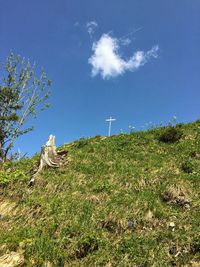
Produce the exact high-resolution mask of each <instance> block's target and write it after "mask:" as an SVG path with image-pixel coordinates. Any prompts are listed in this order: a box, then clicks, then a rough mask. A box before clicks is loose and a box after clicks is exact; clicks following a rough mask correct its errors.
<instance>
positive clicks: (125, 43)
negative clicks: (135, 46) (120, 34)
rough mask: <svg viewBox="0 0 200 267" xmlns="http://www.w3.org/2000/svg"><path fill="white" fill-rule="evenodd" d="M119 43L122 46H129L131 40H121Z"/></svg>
mask: <svg viewBox="0 0 200 267" xmlns="http://www.w3.org/2000/svg"><path fill="white" fill-rule="evenodd" d="M120 43H121V44H122V45H129V44H130V43H131V39H130V38H121V39H120Z"/></svg>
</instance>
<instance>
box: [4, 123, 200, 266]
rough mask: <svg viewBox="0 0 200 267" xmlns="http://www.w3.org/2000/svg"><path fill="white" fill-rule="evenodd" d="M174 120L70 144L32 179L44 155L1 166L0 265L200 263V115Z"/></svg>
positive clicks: (173, 264)
mask: <svg viewBox="0 0 200 267" xmlns="http://www.w3.org/2000/svg"><path fill="white" fill-rule="evenodd" d="M174 129H175V130H178V131H181V132H182V133H183V135H182V136H179V137H178V138H177V141H176V142H174V143H170V142H166V140H164V141H165V142H163V141H161V138H160V140H159V137H160V136H161V134H165V131H166V128H160V129H154V130H149V131H146V132H139V133H132V134H121V135H117V136H112V137H109V138H102V137H99V136H97V137H94V138H91V139H81V140H79V141H76V142H74V143H72V144H68V145H64V146H63V147H62V148H60V149H63V150H67V151H68V156H67V157H66V164H65V165H64V166H62V167H61V168H59V169H51V170H45V171H43V173H42V175H41V177H40V179H39V180H38V181H37V183H36V185H35V186H33V187H28V186H27V183H28V180H29V178H30V176H31V175H32V173H33V171H34V168H35V167H36V166H37V160H38V156H37V155H36V156H34V157H33V158H32V159H25V160H22V161H20V162H18V163H11V162H8V163H6V164H5V165H4V166H2V167H1V170H0V266H3V262H4V263H5V258H6V257H7V258H9V256H11V254H12V253H14V255H15V256H17V255H18V257H21V258H19V259H18V263H15V264H14V263H13V266H49V267H50V266H56V267H57V266H107V267H112V266H116V267H117V266H130V267H133V266H140V267H142V266H143V267H145V266H154V267H157V266H158V267H159V266H163V267H165V266H166V267H168V266H196V267H197V266H200V201H199V193H200V186H199V185H200V122H199V121H197V122H195V123H190V124H185V125H178V126H176V127H175V128H174ZM180 137H181V138H180ZM179 138H180V140H178V139H179ZM16 262H17V260H16ZM17 264H18V265H17ZM5 266H6V265H5Z"/></svg>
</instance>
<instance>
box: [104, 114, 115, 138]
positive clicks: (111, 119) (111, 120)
mask: <svg viewBox="0 0 200 267" xmlns="http://www.w3.org/2000/svg"><path fill="white" fill-rule="evenodd" d="M106 121H108V122H109V128H108V136H110V135H111V126H112V122H113V121H116V119H113V118H112V117H110V118H109V119H106Z"/></svg>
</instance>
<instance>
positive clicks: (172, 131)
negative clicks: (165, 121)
mask: <svg viewBox="0 0 200 267" xmlns="http://www.w3.org/2000/svg"><path fill="white" fill-rule="evenodd" d="M182 135H183V132H182V131H181V130H180V129H179V128H177V127H174V126H170V127H168V128H165V129H164V130H163V131H162V132H161V134H160V135H159V136H158V140H159V141H161V142H164V143H175V142H177V141H178V140H180V138H181V137H182Z"/></svg>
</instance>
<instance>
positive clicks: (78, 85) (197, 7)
mask: <svg viewBox="0 0 200 267" xmlns="http://www.w3.org/2000/svg"><path fill="white" fill-rule="evenodd" d="M199 14H200V2H199V1H198V0H176V1H174V0H168V1H160V0H151V1H148V0H140V1H136V0H125V1H121V0H110V1H104V0H90V1H89V0H84V1H81V0H79V1H78V0H57V1H53V0H18V1H13V0H12V1H11V0H6V1H4V0H0V51H1V53H0V60H4V59H5V57H6V56H7V55H8V54H9V51H10V50H11V49H12V50H13V51H14V52H15V53H19V54H21V55H23V56H25V57H26V58H30V60H31V61H36V63H37V67H38V68H41V67H44V68H45V70H46V72H47V75H48V77H49V78H50V79H51V80H52V82H53V83H52V96H51V99H50V102H51V104H52V107H51V108H50V109H49V110H47V111H44V112H43V113H40V114H39V116H38V118H37V120H35V121H34V125H35V130H34V131H33V132H31V133H29V134H27V135H24V136H23V137H21V138H19V140H18V141H17V142H16V148H18V147H19V148H20V149H21V150H22V151H23V152H28V153H29V154H32V153H34V152H36V151H39V150H40V147H41V145H42V144H44V143H45V142H46V140H47V138H48V136H49V134H51V133H52V134H54V135H55V136H56V143H57V144H58V145H61V144H63V143H64V142H69V141H71V140H75V139H78V138H80V137H88V136H94V135H97V134H101V135H106V134H107V131H108V125H107V124H106V122H105V119H106V118H107V117H109V116H110V115H111V116H113V117H115V118H116V119H117V120H116V122H114V123H113V131H112V133H113V134H114V133H115V134H116V133H119V132H120V129H123V131H124V132H127V131H128V126H129V125H133V126H135V127H136V129H142V128H141V127H142V126H144V125H145V123H148V122H150V121H151V122H153V123H160V122H161V121H162V122H164V123H167V122H168V121H169V120H171V119H172V117H173V116H174V115H176V116H177V119H178V121H179V122H188V121H194V120H196V119H198V118H199V117H200V116H199V115H200V104H199V103H200V100H199V99H200V73H199V72H200V49H199V48H200V16H199Z"/></svg>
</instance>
